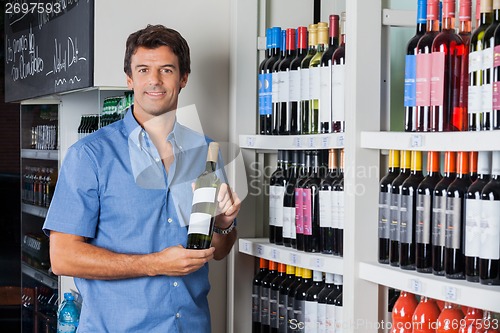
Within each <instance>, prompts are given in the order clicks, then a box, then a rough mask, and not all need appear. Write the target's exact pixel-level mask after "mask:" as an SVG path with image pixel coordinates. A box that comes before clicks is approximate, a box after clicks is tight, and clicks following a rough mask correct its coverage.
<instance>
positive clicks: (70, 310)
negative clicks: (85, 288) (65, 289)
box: [57, 293, 80, 333]
mask: <svg viewBox="0 0 500 333" xmlns="http://www.w3.org/2000/svg"><path fill="white" fill-rule="evenodd" d="M79 320H80V308H79V307H78V305H77V304H76V303H75V297H74V296H73V294H72V293H64V301H63V302H62V303H61V305H60V306H59V310H58V311H57V333H74V332H76V329H77V328H78V322H79Z"/></svg>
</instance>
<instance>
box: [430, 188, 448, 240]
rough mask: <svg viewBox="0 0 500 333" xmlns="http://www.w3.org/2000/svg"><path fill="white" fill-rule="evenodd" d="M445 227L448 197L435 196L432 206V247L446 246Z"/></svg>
mask: <svg viewBox="0 0 500 333" xmlns="http://www.w3.org/2000/svg"><path fill="white" fill-rule="evenodd" d="M443 192H444V191H443ZM443 195H445V193H443ZM445 227H446V196H435V197H434V199H433V205H432V245H435V246H444V245H445Z"/></svg>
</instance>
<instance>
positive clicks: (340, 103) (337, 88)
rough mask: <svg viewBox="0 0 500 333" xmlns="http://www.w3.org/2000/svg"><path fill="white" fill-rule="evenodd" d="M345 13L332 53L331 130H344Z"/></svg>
mask: <svg viewBox="0 0 500 333" xmlns="http://www.w3.org/2000/svg"><path fill="white" fill-rule="evenodd" d="M345 43H346V13H345V12H342V13H341V14H340V45H339V47H338V48H337V49H336V50H335V52H333V55H332V132H344V131H345Z"/></svg>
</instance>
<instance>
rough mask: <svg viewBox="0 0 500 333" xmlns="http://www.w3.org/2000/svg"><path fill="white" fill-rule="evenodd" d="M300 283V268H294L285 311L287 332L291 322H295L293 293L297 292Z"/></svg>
mask: <svg viewBox="0 0 500 333" xmlns="http://www.w3.org/2000/svg"><path fill="white" fill-rule="evenodd" d="M301 283H302V268H301V267H296V268H295V281H294V282H293V283H292V284H291V285H290V288H289V290H288V298H287V311H288V322H287V332H290V330H291V325H292V323H297V319H296V318H295V312H294V308H295V294H296V293H297V288H298V287H299V286H300V284H301Z"/></svg>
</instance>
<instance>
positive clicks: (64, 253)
mask: <svg viewBox="0 0 500 333" xmlns="http://www.w3.org/2000/svg"><path fill="white" fill-rule="evenodd" d="M214 250H215V249H213V248H210V249H207V250H187V249H185V248H183V247H182V246H180V245H179V246H173V247H169V248H166V249H164V250H162V251H160V252H156V253H151V254H144V255H140V254H122V253H115V252H112V251H109V250H106V249H104V248H101V247H97V246H95V245H92V244H89V243H87V242H86V239H85V238H84V237H81V236H76V235H71V234H66V233H61V232H56V231H51V232H50V261H51V266H52V271H53V272H54V274H56V275H67V276H74V277H80V278H86V279H97V280H114V279H126V278H133V277H141V276H155V275H169V276H182V275H186V274H189V273H192V272H194V271H196V270H198V269H199V268H200V267H201V266H203V265H204V264H205V263H206V262H208V261H209V260H211V259H212V258H213V257H214Z"/></svg>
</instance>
